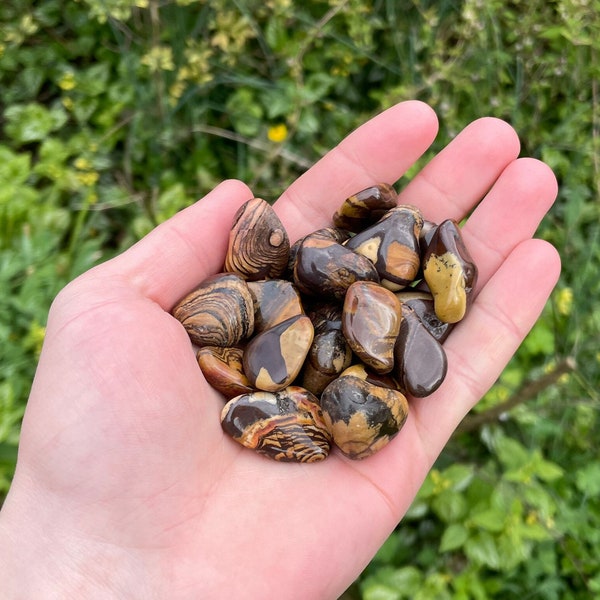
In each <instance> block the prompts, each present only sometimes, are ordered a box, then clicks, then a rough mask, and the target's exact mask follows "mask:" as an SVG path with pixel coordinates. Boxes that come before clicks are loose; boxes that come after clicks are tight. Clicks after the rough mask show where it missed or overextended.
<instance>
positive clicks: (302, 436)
mask: <svg viewBox="0 0 600 600" xmlns="http://www.w3.org/2000/svg"><path fill="white" fill-rule="evenodd" d="M221 427H222V428H223V430H224V431H225V432H226V433H227V434H229V435H230V436H231V437H232V438H233V439H234V440H235V441H236V442H238V443H239V444H242V445H243V446H245V447H246V448H251V449H253V450H255V451H256V452H259V453H260V454H263V455H265V456H268V457H269V458H272V459H275V460H279V461H284V462H316V461H320V460H323V459H325V458H327V456H328V454H329V451H330V447H331V434H330V433H329V431H328V429H327V427H326V426H325V422H324V420H323V415H322V412H321V409H320V408H319V405H318V402H317V399H316V398H315V396H313V394H311V393H310V392H308V391H307V390H304V389H302V388H301V387H297V386H290V387H288V388H286V389H284V390H281V391H279V392H275V393H270V392H253V393H250V394H243V395H240V396H238V397H236V398H232V399H231V400H230V401H229V402H228V403H227V404H226V405H225V406H224V407H223V411H222V412H221Z"/></svg>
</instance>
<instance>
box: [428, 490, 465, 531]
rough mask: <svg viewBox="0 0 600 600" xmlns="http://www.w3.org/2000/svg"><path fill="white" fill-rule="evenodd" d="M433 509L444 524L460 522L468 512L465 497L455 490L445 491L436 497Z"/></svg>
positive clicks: (432, 504)
mask: <svg viewBox="0 0 600 600" xmlns="http://www.w3.org/2000/svg"><path fill="white" fill-rule="evenodd" d="M431 507H432V508H433V510H434V511H435V513H436V514H437V515H438V517H439V518H440V519H441V520H442V521H444V523H452V522H454V521H458V520H460V519H462V518H464V517H465V516H466V514H467V511H468V505H467V502H466V499H465V497H464V496H463V495H462V494H461V493H459V492H455V491H453V490H448V491H445V492H443V493H441V494H440V495H439V496H436V497H435V498H434V500H433V501H432V503H431Z"/></svg>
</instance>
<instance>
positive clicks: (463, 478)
mask: <svg viewBox="0 0 600 600" xmlns="http://www.w3.org/2000/svg"><path fill="white" fill-rule="evenodd" d="M474 475H475V467H474V466H473V465H461V464H458V463H456V464H453V465H451V466H450V467H448V468H447V469H445V470H444V472H443V477H444V479H447V480H449V481H450V482H451V485H452V489H453V490H454V491H455V492H462V491H463V490H465V489H466V488H467V487H468V486H469V484H470V483H471V481H472V479H473V477H474Z"/></svg>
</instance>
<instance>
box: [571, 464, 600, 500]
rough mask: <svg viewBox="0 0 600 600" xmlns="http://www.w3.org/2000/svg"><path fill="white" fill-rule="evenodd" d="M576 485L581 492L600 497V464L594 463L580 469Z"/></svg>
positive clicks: (576, 477)
mask: <svg viewBox="0 0 600 600" xmlns="http://www.w3.org/2000/svg"><path fill="white" fill-rule="evenodd" d="M575 484H576V485H577V488H578V489H579V491H580V492H582V493H584V494H586V495H588V496H593V497H598V496H600V463H598V462H592V463H589V464H588V465H586V466H585V467H582V468H581V469H578V470H577V472H576V473H575Z"/></svg>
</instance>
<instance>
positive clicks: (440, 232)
mask: <svg viewBox="0 0 600 600" xmlns="http://www.w3.org/2000/svg"><path fill="white" fill-rule="evenodd" d="M423 275H424V277H425V281H426V283H427V286H428V287H429V289H430V290H431V293H432V294H433V300H434V304H435V313H436V315H437V316H438V319H440V321H444V322H445V323H457V322H458V321H460V320H461V319H462V318H463V317H464V316H465V313H466V311H467V307H468V305H469V304H470V302H471V295H472V293H473V290H474V289H475V285H476V283H477V267H476V265H475V263H474V262H473V259H472V258H471V255H470V253H469V251H468V250H467V247H466V246H465V243H464V240H463V238H462V234H461V232H460V229H459V227H458V225H457V224H456V223H455V222H454V221H452V220H446V221H444V222H443V223H441V224H440V225H439V226H438V227H437V229H436V230H435V233H434V235H433V236H432V238H431V241H430V243H429V246H428V247H427V250H426V252H425V256H424V258H423Z"/></svg>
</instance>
